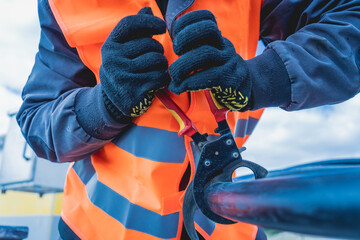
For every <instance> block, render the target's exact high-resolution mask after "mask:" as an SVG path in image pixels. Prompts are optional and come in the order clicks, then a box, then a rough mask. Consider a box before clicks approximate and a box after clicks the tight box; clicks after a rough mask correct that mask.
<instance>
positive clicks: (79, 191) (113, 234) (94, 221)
mask: <svg viewBox="0 0 360 240" xmlns="http://www.w3.org/2000/svg"><path fill="white" fill-rule="evenodd" d="M66 182H67V187H66V191H67V194H64V199H63V210H62V214H61V216H62V218H63V220H64V221H65V222H66V223H67V224H68V226H69V227H71V228H72V230H73V231H74V232H75V233H76V234H77V235H78V236H79V237H80V238H81V239H82V240H112V239H131V240H132V239H141V240H158V239H159V238H156V237H154V236H151V235H149V234H145V233H142V232H138V231H134V230H131V229H130V230H129V229H125V228H124V226H123V225H122V224H121V223H120V222H117V221H114V219H113V218H112V217H110V216H109V215H107V214H106V213H104V212H103V211H102V210H101V209H99V208H98V207H97V206H95V205H93V204H92V203H91V202H90V200H89V199H88V196H87V193H86V190H85V186H84V185H83V183H82V182H81V180H80V179H79V177H78V176H77V175H76V173H75V171H74V170H73V169H72V168H70V170H69V173H68V175H67V181H66ZM79 206H80V208H79ZM74 223H86V224H74ZM178 235H179V234H178ZM169 240H171V239H169Z"/></svg>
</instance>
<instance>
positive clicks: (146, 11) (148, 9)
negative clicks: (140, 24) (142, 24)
mask: <svg viewBox="0 0 360 240" xmlns="http://www.w3.org/2000/svg"><path fill="white" fill-rule="evenodd" d="M138 14H148V15H154V14H153V11H152V10H151V8H150V7H143V8H142V9H140V11H139V12H138Z"/></svg>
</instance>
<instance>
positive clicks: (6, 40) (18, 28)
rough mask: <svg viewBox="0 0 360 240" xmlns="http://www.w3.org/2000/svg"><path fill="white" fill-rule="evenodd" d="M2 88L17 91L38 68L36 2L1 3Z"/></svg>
mask: <svg viewBox="0 0 360 240" xmlns="http://www.w3.org/2000/svg"><path fill="white" fill-rule="evenodd" d="M0 5H1V7H0V29H1V32H2V33H1V37H0V52H1V58H0V85H6V86H7V87H10V88H12V89H16V90H17V91H19V92H20V91H21V88H22V87H23V85H24V84H25V82H26V80H27V77H28V75H29V73H30V71H31V68H32V65H33V64H34V56H35V53H36V51H37V46H38V42H39V37H40V29H39V23H38V17H37V9H36V6H37V4H36V1H35V0H1V3H0Z"/></svg>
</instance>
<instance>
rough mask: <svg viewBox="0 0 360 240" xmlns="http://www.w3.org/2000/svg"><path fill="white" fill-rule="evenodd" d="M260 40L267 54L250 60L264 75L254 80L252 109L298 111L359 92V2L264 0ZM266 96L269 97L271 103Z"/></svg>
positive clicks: (339, 100) (347, 97) (349, 96)
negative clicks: (279, 108)
mask: <svg viewBox="0 0 360 240" xmlns="http://www.w3.org/2000/svg"><path fill="white" fill-rule="evenodd" d="M260 38H261V39H262V40H263V41H264V43H265V44H266V45H267V48H266V49H265V51H264V54H262V55H264V56H265V57H264V56H262V55H260V56H259V58H257V59H256V58H255V59H256V60H255V61H253V62H256V64H254V65H255V67H256V68H257V69H259V70H260V69H263V71H262V74H263V75H264V76H262V78H263V80H264V81H263V82H261V81H259V82H258V83H256V84H255V88H257V90H260V91H259V92H260V93H259V94H258V95H259V96H258V99H259V101H258V102H256V103H255V105H256V106H255V108H259V107H264V106H265V107H266V106H279V105H280V106H281V107H282V108H284V109H285V110H289V111H292V110H299V109H305V108H311V107H316V106H321V105H325V104H335V103H339V102H342V101H345V100H347V99H349V98H351V97H353V96H354V95H356V94H357V93H359V91H360V71H359V70H360V44H359V43H360V1H359V0H314V1H308V0H265V2H264V4H263V6H262V10H261V29H260ZM266 56H267V57H266ZM269 60H270V62H271V63H269ZM259 62H260V63H262V65H261V64H260V65H259V64H258V63H259ZM259 66H261V67H259ZM269 76H270V77H269ZM266 77H268V79H270V81H268V82H266ZM279 77H281V78H282V79H287V80H286V81H280V80H279ZM264 82H265V83H264ZM264 85H265V86H264ZM265 88H267V89H270V92H266V91H265V90H264V89H265ZM266 95H267V96H272V97H270V105H269V103H268V105H267V103H265V101H266V100H267V99H266ZM274 98H278V99H281V102H279V101H275V100H273V99H274ZM272 101H273V102H274V103H276V104H272V105H271V102H272ZM279 103H280V104H279Z"/></svg>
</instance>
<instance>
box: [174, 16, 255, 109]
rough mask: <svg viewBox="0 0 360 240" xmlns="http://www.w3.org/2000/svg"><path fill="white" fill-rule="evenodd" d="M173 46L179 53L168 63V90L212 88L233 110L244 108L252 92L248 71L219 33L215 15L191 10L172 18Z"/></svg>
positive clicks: (219, 98) (224, 104) (182, 90)
mask: <svg viewBox="0 0 360 240" xmlns="http://www.w3.org/2000/svg"><path fill="white" fill-rule="evenodd" d="M173 36H174V39H173V48H174V52H175V53H176V54H177V55H180V57H179V58H178V59H177V60H176V61H175V62H174V63H173V64H171V66H170V67H169V72H170V75H171V78H172V81H171V83H170V85H169V90H170V91H172V92H174V93H176V94H180V93H182V92H185V91H197V90H203V89H211V92H212V93H213V95H214V97H215V99H216V100H217V101H218V103H220V104H221V105H223V106H224V107H227V108H229V109H230V110H233V111H239V110H242V111H243V110H247V106H248V103H249V98H250V93H251V85H252V83H251V79H250V72H249V69H248V67H247V64H246V62H245V61H244V60H243V59H242V58H241V57H240V56H239V55H238V54H237V53H236V52H235V48H234V46H233V44H232V43H231V42H230V41H229V40H228V39H226V38H224V37H223V36H222V35H221V32H220V30H219V29H218V26H217V23H216V20H215V17H214V15H213V14H212V13H211V12H209V11H207V10H199V11H194V12H190V13H188V14H185V15H184V16H182V17H180V18H179V19H178V20H176V21H175V23H174V26H173Z"/></svg>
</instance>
